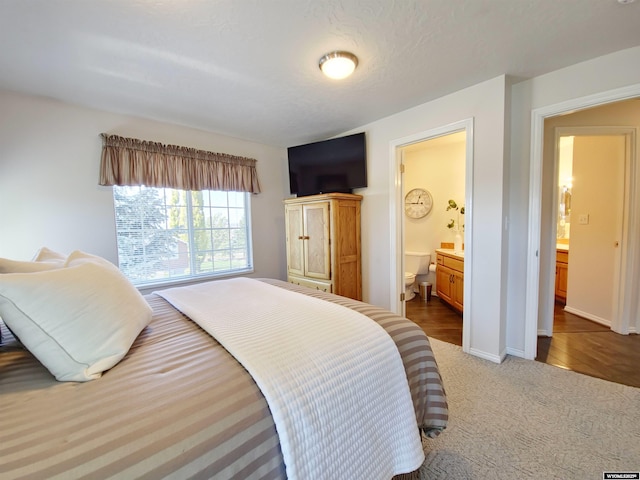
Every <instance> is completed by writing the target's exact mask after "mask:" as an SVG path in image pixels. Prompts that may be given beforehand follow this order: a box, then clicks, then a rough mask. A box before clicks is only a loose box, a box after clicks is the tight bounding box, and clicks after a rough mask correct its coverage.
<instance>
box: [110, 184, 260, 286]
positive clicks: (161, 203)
mask: <svg viewBox="0 0 640 480" xmlns="http://www.w3.org/2000/svg"><path fill="white" fill-rule="evenodd" d="M113 195H114V203H115V212H116V232H117V243H118V259H119V266H120V269H121V270H122V272H123V273H124V274H125V275H126V276H127V277H128V278H129V279H130V280H131V281H132V282H133V283H134V284H135V285H146V284H158V283H169V282H175V281H179V280H187V279H192V278H200V277H207V276H221V275H227V274H232V273H240V272H246V271H251V270H252V268H253V261H252V252H251V232H250V222H248V221H247V219H248V218H250V215H249V194H248V193H244V192H225V191H212V190H202V191H188V190H177V189H172V188H153V187H145V186H126V187H123V186H114V187H113Z"/></svg>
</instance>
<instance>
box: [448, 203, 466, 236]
mask: <svg viewBox="0 0 640 480" xmlns="http://www.w3.org/2000/svg"><path fill="white" fill-rule="evenodd" d="M449 210H455V211H456V212H458V220H457V221H456V220H454V219H453V218H452V219H451V220H450V221H449V223H447V228H457V229H458V231H460V226H462V229H463V230H464V223H463V224H462V225H460V215H464V205H463V206H462V207H458V204H457V203H456V201H455V200H449V204H448V205H447V212H448V211H449ZM456 225H457V227H456Z"/></svg>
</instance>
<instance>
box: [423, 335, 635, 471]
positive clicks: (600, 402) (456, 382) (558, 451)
mask: <svg viewBox="0 0 640 480" xmlns="http://www.w3.org/2000/svg"><path fill="white" fill-rule="evenodd" d="M431 343H432V346H433V350H434V352H435V355H436V359H437V361H438V365H439V366H440V370H441V374H442V378H443V380H444V386H445V389H446V392H447V397H448V401H449V411H450V421H449V426H448V427H447V429H446V430H445V431H444V432H443V433H442V434H441V435H440V436H439V437H437V438H436V439H425V440H424V441H423V443H424V446H425V453H426V457H427V458H426V460H425V463H424V465H423V466H422V468H421V470H420V478H421V479H429V480H432V479H456V480H461V479H477V480H485V479H491V480H494V479H509V480H513V479H523V478H535V479H545V480H547V479H569V480H571V479H576V480H585V479H602V478H603V475H602V474H603V472H605V471H617V472H622V471H627V472H628V471H631V472H638V471H640V389H638V388H633V387H628V386H625V385H619V384H616V383H611V382H607V381H604V380H600V379H597V378H592V377H588V376H586V375H581V374H579V373H575V372H570V371H566V370H562V369H560V368H557V367H553V366H550V365H546V364H543V363H540V362H534V361H529V360H522V359H519V358H515V357H511V356H509V357H508V358H507V359H506V360H505V362H503V363H502V364H500V365H497V364H494V363H492V362H489V361H486V360H482V359H479V358H476V357H472V356H470V355H466V354H464V353H462V350H461V349H460V347H457V346H455V345H451V344H448V343H445V342H441V341H439V340H435V339H431ZM638 368H640V365H639V366H638Z"/></svg>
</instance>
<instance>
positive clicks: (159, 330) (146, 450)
mask: <svg viewBox="0 0 640 480" xmlns="http://www.w3.org/2000/svg"><path fill="white" fill-rule="evenodd" d="M263 281H265V282H268V283H270V284H273V285H276V286H279V287H282V288H287V289H289V290H294V291H297V292H299V293H301V294H305V295H310V296H315V297H317V298H321V299H323V300H326V301H330V302H335V303H338V304H341V305H343V306H346V307H348V308H352V309H354V310H356V311H358V312H360V313H362V314H364V315H367V316H368V317H370V318H372V319H373V320H374V321H376V322H378V323H379V324H380V325H381V326H382V327H383V328H384V329H385V330H386V331H387V332H388V333H389V335H390V336H391V337H392V338H393V340H394V341H395V343H396V345H397V347H398V350H399V352H400V354H401V357H402V360H403V364H404V367H405V371H406V372H407V378H408V382H409V387H410V391H411V396H412V401H413V405H414V408H415V411H416V420H417V424H418V426H419V427H420V429H421V430H422V431H423V432H424V433H425V434H426V435H427V436H435V435H437V434H438V433H439V432H440V431H442V429H443V428H444V427H445V426H446V423H447V417H448V411H447V403H446V397H445V392H444V388H443V385H442V381H441V378H440V375H439V372H438V368H437V365H436V362H435V359H434V357H433V354H432V352H431V348H430V346H429V342H428V339H427V337H426V335H425V334H424V332H423V331H422V330H421V329H420V328H419V327H418V326H417V325H415V324H413V323H412V322H410V321H408V320H406V319H404V318H402V317H399V316H397V315H395V314H393V313H391V312H388V311H386V310H384V309H380V308H378V307H374V306H371V305H368V304H365V303H362V302H358V301H355V300H351V299H347V298H344V297H339V296H336V295H331V294H326V293H323V292H319V291H314V290H310V289H307V288H305V287H299V286H295V285H291V284H288V283H285V282H281V281H278V280H266V279H263ZM146 299H147V301H148V302H149V304H150V305H151V306H152V308H153V312H154V316H153V320H152V322H151V324H150V325H149V326H148V327H147V328H146V329H145V330H143V331H142V333H141V334H140V336H139V337H138V338H137V340H136V341H135V343H134V344H133V346H132V347H131V349H130V351H129V352H128V354H127V355H126V356H125V357H124V359H123V360H122V361H121V362H120V363H119V364H118V365H116V366H115V367H114V368H112V369H111V370H110V371H108V372H107V373H105V374H104V375H103V377H102V378H100V379H98V380H94V381H91V382H86V383H69V382H65V383H60V382H57V381H56V380H55V379H54V378H53V377H52V376H51V374H50V373H49V372H48V371H47V370H46V369H45V368H44V367H43V366H41V364H40V363H39V362H38V361H37V360H36V359H35V358H34V357H32V356H31V355H30V354H29V353H28V352H26V351H24V350H22V349H17V348H10V347H3V348H2V350H1V351H0V352H1V353H0V477H1V478H3V479H4V478H51V479H55V478H61V479H62V478H64V479H69V478H118V479H123V478H136V479H138V478H140V479H145V478H146V479H157V478H176V479H186V478H194V479H197V478H203V479H204V478H214V479H232V478H238V479H253V478H256V479H257V478H264V479H280V478H285V470H284V465H283V460H282V455H281V452H280V447H279V442H278V436H277V433H276V430H275V426H274V423H273V420H272V418H271V415H270V413H269V408H268V406H267V404H266V401H265V399H264V397H263V396H262V394H261V392H260V390H259V389H258V387H257V386H256V384H255V382H254V381H253V379H252V378H251V376H250V375H249V374H248V373H247V372H246V371H245V370H244V369H243V367H242V366H241V365H240V364H239V363H237V362H236V360H235V359H234V358H233V357H232V356H231V355H229V353H228V352H227V351H226V350H225V349H224V348H223V347H222V346H220V345H219V344H218V342H216V341H215V340H214V339H213V338H211V337H210V336H209V335H208V334H206V333H205V332H204V331H203V330H201V329H200V328H199V327H198V326H197V325H196V324H195V323H193V322H192V321H190V320H189V319H188V318H186V317H185V316H184V315H182V314H181V313H180V312H178V311H177V310H175V309H174V308H173V307H172V306H171V305H170V304H169V303H167V302H166V301H165V300H163V299H162V298H160V297H159V296H157V295H148V296H147V297H146Z"/></svg>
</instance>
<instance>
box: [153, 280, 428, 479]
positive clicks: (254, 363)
mask: <svg viewBox="0 0 640 480" xmlns="http://www.w3.org/2000/svg"><path fill="white" fill-rule="evenodd" d="M155 293H157V294H158V295H160V296H162V297H164V298H165V299H166V300H167V301H169V302H170V303H171V304H172V305H173V306H175V307H176V308H177V309H178V310H180V311H181V312H183V313H184V314H185V315H187V316H188V317H190V318H191V319H192V320H194V321H195V322H197V323H198V324H199V325H200V326H201V327H202V328H203V329H204V330H206V331H207V332H208V333H209V334H210V335H212V336H213V337H214V338H215V339H216V340H218V342H220V343H221V344H222V345H223V346H224V347H225V348H226V349H227V350H228V351H229V352H230V353H231V354H232V355H233V356H234V357H235V358H236V359H237V360H238V361H239V362H240V363H241V364H242V365H243V366H244V367H245V368H246V369H247V371H248V372H249V373H250V374H251V375H252V376H253V378H254V380H255V382H256V383H257V385H258V386H259V387H260V390H261V391H262V393H263V395H264V396H265V398H266V400H267V403H268V404H269V408H270V410H271V414H272V416H273V419H274V422H275V425H276V430H277V431H278V436H279V438H280V444H281V447H282V455H283V458H284V463H285V467H286V472H287V477H288V478H289V479H290V480H295V479H305V480H306V479H331V480H333V479H336V478H348V479H368V480H374V479H385V480H387V479H390V478H391V477H392V476H393V475H396V474H399V473H407V472H410V471H413V470H415V469H417V468H418V467H419V466H420V465H421V464H422V462H423V460H424V453H423V451H422V445H421V441H420V434H419V431H418V427H417V424H416V416H415V412H414V408H413V404H412V401H411V395H410V393H409V387H408V385H407V379H406V374H405V371H404V367H403V365H402V360H401V358H400V354H399V353H398V350H397V348H396V346H395V344H394V343H393V340H392V339H391V337H389V335H387V333H386V332H385V331H384V329H383V328H382V327H380V326H379V325H378V324H377V323H375V322H374V321H372V320H371V319H369V318H367V317H365V316H364V315H361V314H359V313H357V312H355V311H353V310H351V309H348V308H346V307H342V306H340V305H336V304H333V303H330V302H325V301H323V300H319V299H316V298H312V297H307V296H305V295H300V294H298V293H295V292H290V291H287V290H284V289H281V288H278V287H275V286H272V285H268V284H265V283H263V282H260V281H257V280H252V279H247V278H236V279H232V280H222V281H214V282H207V283H202V284H198V285H193V286H187V287H178V288H173V289H169V290H163V291H158V292H155Z"/></svg>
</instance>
